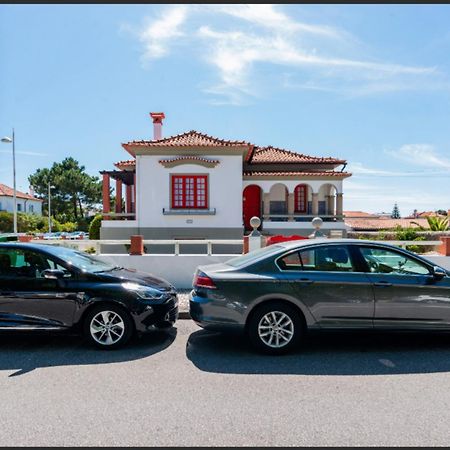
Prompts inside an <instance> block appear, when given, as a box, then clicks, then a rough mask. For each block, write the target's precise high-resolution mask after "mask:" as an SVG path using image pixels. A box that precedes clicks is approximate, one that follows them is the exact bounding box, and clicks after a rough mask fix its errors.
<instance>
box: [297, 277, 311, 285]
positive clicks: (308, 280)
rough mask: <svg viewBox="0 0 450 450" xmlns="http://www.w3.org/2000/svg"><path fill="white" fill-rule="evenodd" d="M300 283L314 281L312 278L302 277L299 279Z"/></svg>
mask: <svg viewBox="0 0 450 450" xmlns="http://www.w3.org/2000/svg"><path fill="white" fill-rule="evenodd" d="M298 283H300V284H312V283H314V281H313V280H310V279H309V278H300V279H299V280H298Z"/></svg>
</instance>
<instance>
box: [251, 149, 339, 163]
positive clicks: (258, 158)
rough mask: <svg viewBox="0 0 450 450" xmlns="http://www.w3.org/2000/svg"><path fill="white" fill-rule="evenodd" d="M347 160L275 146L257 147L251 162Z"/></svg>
mask: <svg viewBox="0 0 450 450" xmlns="http://www.w3.org/2000/svg"><path fill="white" fill-rule="evenodd" d="M346 162H347V161H346V160H344V159H339V158H334V157H332V156H325V157H324V156H310V155H305V154H303V153H297V152H294V151H292V150H286V149H284V148H279V147H274V146H272V145H269V146H267V147H255V149H254V151H253V152H252V154H251V158H250V161H249V163H250V164H263V165H264V164H275V163H281V164H333V165H335V166H336V165H340V164H346Z"/></svg>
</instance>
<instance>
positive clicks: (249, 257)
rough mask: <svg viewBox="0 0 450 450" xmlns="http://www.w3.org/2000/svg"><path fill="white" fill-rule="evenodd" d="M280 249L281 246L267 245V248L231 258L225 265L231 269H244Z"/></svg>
mask: <svg viewBox="0 0 450 450" xmlns="http://www.w3.org/2000/svg"><path fill="white" fill-rule="evenodd" d="M282 249H283V247H282V246H281V245H268V246H267V247H262V248H259V249H258V250H253V251H251V252H248V253H246V254H245V255H242V256H237V257H236V258H231V259H229V260H228V261H225V264H228V265H229V266H233V267H244V266H247V265H249V264H252V263H254V262H255V261H258V259H260V258H264V257H266V256H270V255H273V254H275V253H277V252H279V251H280V250H282Z"/></svg>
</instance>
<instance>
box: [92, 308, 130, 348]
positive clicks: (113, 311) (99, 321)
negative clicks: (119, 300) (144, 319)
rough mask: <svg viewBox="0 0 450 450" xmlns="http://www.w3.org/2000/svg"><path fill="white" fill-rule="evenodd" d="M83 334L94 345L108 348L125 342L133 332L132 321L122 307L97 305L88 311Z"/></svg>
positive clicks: (116, 346)
mask: <svg viewBox="0 0 450 450" xmlns="http://www.w3.org/2000/svg"><path fill="white" fill-rule="evenodd" d="M84 334H85V335H86V336H87V338H88V339H89V341H90V342H91V343H92V344H93V345H95V346H96V347H99V348H102V349H105V350H109V349H115V348H118V347H121V346H122V345H124V344H126V343H127V342H128V340H129V339H130V338H131V336H132V334H133V323H132V320H131V318H130V316H129V315H128V313H127V312H125V311H124V310H123V309H122V308H120V307H117V306H114V305H99V306H96V307H94V308H93V309H92V310H91V311H89V312H88V314H87V316H86V318H85V321H84Z"/></svg>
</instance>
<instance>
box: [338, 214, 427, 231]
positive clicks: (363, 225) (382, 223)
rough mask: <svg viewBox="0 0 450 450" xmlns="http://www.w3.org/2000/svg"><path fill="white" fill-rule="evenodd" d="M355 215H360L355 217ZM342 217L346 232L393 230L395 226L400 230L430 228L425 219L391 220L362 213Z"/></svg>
mask: <svg viewBox="0 0 450 450" xmlns="http://www.w3.org/2000/svg"><path fill="white" fill-rule="evenodd" d="M357 213H360V214H359V215H357ZM344 217H345V219H344V221H345V225H346V226H347V231H380V230H393V229H395V228H396V227H397V226H401V227H402V228H408V227H412V228H419V227H423V228H425V229H429V228H430V227H429V225H428V221H427V219H426V218H402V219H392V218H390V217H386V216H382V215H377V214H370V213H364V212H362V211H345V212H344Z"/></svg>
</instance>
